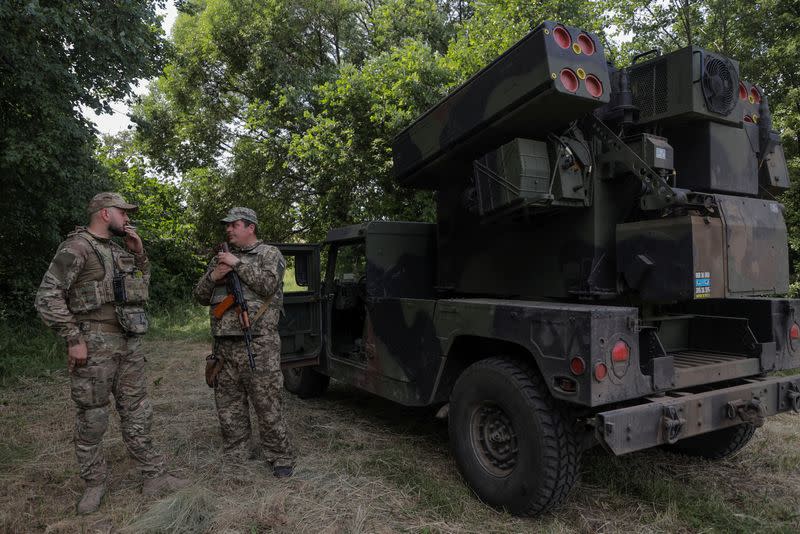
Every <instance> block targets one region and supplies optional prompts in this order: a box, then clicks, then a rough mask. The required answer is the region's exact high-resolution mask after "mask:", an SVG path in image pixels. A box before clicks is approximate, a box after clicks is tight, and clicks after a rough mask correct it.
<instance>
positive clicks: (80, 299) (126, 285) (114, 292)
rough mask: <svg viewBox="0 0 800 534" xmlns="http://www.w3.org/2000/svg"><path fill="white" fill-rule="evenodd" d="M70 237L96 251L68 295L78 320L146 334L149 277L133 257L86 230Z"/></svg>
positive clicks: (68, 304)
mask: <svg viewBox="0 0 800 534" xmlns="http://www.w3.org/2000/svg"><path fill="white" fill-rule="evenodd" d="M69 237H74V238H76V239H83V240H85V241H86V242H87V243H88V244H89V246H90V248H91V249H92V251H93V252H94V253H93V254H87V256H86V262H85V264H84V267H83V269H82V270H81V272H80V274H79V275H78V277H77V278H76V280H75V281H74V282H73V283H72V285H71V286H70V288H69V291H68V292H67V306H68V307H69V310H70V311H71V312H72V314H73V315H74V316H75V319H76V321H78V322H86V321H99V322H103V323H108V324H114V325H119V326H120V327H121V329H122V330H124V331H125V332H127V333H129V334H144V333H145V332H146V331H147V324H148V323H147V315H146V314H145V311H144V304H145V303H146V302H147V299H148V296H149V295H148V285H149V282H150V276H149V275H147V274H145V273H143V272H142V271H141V270H140V269H139V268H138V267H136V264H135V259H134V256H133V254H131V253H130V252H128V251H126V250H125V249H123V248H122V247H120V246H119V245H117V244H116V243H114V242H113V241H111V240H108V241H102V240H100V239H98V238H96V237H95V236H93V235H92V234H91V233H89V232H88V231H86V230H85V229H79V230H76V231H75V232H72V233H71V234H69Z"/></svg>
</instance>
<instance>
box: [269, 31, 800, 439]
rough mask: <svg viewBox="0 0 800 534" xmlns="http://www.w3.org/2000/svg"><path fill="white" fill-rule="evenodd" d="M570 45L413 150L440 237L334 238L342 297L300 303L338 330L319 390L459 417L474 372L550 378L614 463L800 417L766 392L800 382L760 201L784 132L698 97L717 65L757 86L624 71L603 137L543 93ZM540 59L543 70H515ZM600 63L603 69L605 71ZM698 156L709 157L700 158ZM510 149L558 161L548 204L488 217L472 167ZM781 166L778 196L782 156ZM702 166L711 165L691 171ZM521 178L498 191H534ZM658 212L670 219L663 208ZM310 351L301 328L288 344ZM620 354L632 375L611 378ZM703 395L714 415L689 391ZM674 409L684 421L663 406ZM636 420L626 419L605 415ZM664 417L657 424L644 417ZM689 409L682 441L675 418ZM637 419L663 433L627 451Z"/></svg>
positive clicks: (775, 217)
mask: <svg viewBox="0 0 800 534" xmlns="http://www.w3.org/2000/svg"><path fill="white" fill-rule="evenodd" d="M545 29H547V30H549V31H550V33H549V34H548V33H545V32H544V30H545ZM553 31H554V27H552V26H548V25H547V24H545V25H543V26H540V27H539V28H537V29H536V30H534V32H532V34H531V35H529V36H528V37H526V38H524V39H523V40H522V41H521V42H520V43H518V44H517V45H515V46H514V47H512V48H511V49H510V50H509V51H508V52H507V53H505V54H503V55H502V56H500V58H498V59H497V60H496V61H494V62H493V63H492V64H490V65H489V66H487V67H486V68H485V69H484V70H482V71H481V72H479V73H478V74H477V75H476V76H474V77H473V78H471V79H470V80H468V81H467V82H466V83H465V84H464V85H462V86H461V87H459V88H458V89H456V90H455V91H454V92H453V93H452V94H451V95H449V96H448V97H446V98H445V99H443V100H442V101H441V102H440V103H439V104H437V105H436V106H434V107H433V108H432V109H431V110H429V111H428V112H426V113H425V114H423V115H422V116H421V117H420V118H419V119H417V120H416V121H415V122H414V123H412V124H411V125H410V126H409V127H408V128H407V129H406V130H404V131H403V132H401V134H400V135H398V137H397V138H396V139H395V142H394V146H393V150H394V158H395V178H396V179H397V180H398V182H399V183H400V184H401V185H405V186H410V187H415V188H419V189H433V190H435V191H436V203H437V220H436V224H435V225H423V224H420V223H396V222H372V223H365V224H362V225H355V226H349V227H345V228H339V229H334V230H331V231H330V232H329V234H328V238H327V241H326V244H325V246H326V247H327V257H328V262H329V263H328V266H327V272H326V275H325V282H324V285H323V286H322V287H324V293H322V294H315V298H313V299H309V300H307V301H306V302H304V303H303V306H305V308H306V311H304V314H305V315H306V316H308V317H310V316H311V313H310V312H309V311H308V310H310V309H311V308H314V307H317V310H318V313H320V314H321V316H322V317H323V320H322V329H321V330H322V332H321V335H322V338H323V348H322V350H321V354H320V361H319V365H318V366H317V369H318V370H319V371H320V372H322V373H324V374H327V375H329V376H331V377H334V378H336V379H339V380H342V381H344V382H346V383H349V384H354V385H356V386H357V387H359V388H362V389H365V390H367V391H371V392H373V393H375V394H377V395H381V396H383V397H386V398H389V399H392V400H395V401H397V402H399V403H402V404H407V405H426V404H433V403H438V402H445V401H447V400H448V399H449V396H450V391H451V389H452V387H453V384H454V383H455V380H456V378H457V377H458V376H459V374H460V373H461V371H462V370H463V369H465V368H466V367H467V366H469V365H470V364H472V363H474V362H475V361H478V360H480V359H483V358H487V357H492V356H513V357H517V358H525V359H531V360H533V361H534V362H535V363H536V367H537V369H538V370H539V372H540V373H541V374H542V376H543V378H544V383H545V384H546V385H547V387H548V389H549V391H550V394H551V395H552V396H553V397H554V398H556V399H559V400H561V401H564V402H565V403H566V404H567V405H569V406H570V407H572V408H576V409H578V410H579V412H580V413H582V414H585V415H587V416H596V419H595V422H596V423H597V424H598V425H599V426H598V430H599V432H598V438H599V439H600V440H601V441H605V442H606V443H607V444H608V445H609V446H612V444H614V443H617V444H618V443H623V444H624V445H623V446H617V445H614V446H612V449H614V450H615V452H629V451H631V450H636V449H638V448H644V447H648V446H653V445H657V444H659V443H666V442H667V441H668V439H667V435H668V433H667V430H669V429H671V430H670V431H676V429H677V433H676V435H678V436H679V437H688V436H691V435H695V434H696V433H697V432H698V430H697V429H696V428H694V427H693V428H692V429H687V427H686V426H685V425H686V424H689V425H695V426H697V428H699V429H701V431H702V432H709V431H711V430H714V429H716V428H724V427H726V426H730V425H731V424H736V423H740V422H742V420H743V419H739V418H738V417H739V416H737V415H736V413H735V410H734V415H733V416H731V417H727V416H726V415H724V413H722V412H724V410H722V411H720V410H721V408H720V407H721V406H727V403H729V402H731V399H738V400H740V401H742V402H744V403H749V405H751V407H753V406H756V404H757V402H756V399H757V397H758V396H760V395H773V394H774V398H773V397H770V401H769V406H768V407H767V413H769V414H772V413H777V412H780V411H787V410H790V409H796V410H800V405H798V403H796V402H795V401H794V400H793V399H796V398H799V397H798V395H800V392H799V391H798V390H797V387H798V383H797V382H798V380H800V377H798V376H795V377H786V378H785V379H781V380H778V381H777V382H774V383H770V384H765V385H764V387H763V388H759V386H757V385H755V382H758V381H759V379H757V378H753V377H755V376H757V375H759V374H760V373H764V372H767V371H771V370H783V369H791V368H796V367H798V366H800V353H798V352H795V350H796V349H795V345H798V347H800V343H798V342H797V340H792V339H791V335H790V334H791V332H792V331H793V330H795V331H796V330H797V329H798V328H800V325H798V324H797V322H796V321H797V319H796V317H798V312H800V309H799V308H798V307H799V306H800V301H798V300H796V299H779V298H772V296H773V295H774V293H776V292H777V293H782V292H785V291H786V289H787V284H788V249H787V235H786V229H785V222H784V220H783V213H782V209H781V206H780V205H779V204H777V203H776V202H774V201H773V200H772V199H764V198H755V197H756V195H757V194H758V193H759V191H760V189H759V180H760V179H761V180H763V178H760V177H759V172H758V165H756V164H755V163H756V162H757V161H766V160H767V159H768V158H766V156H765V155H764V154H761V152H767V151H768V150H767V149H769V148H770V146H771V144H772V140H773V139H774V138H775V137H776V136H775V135H774V134H775V132H773V131H772V130H770V129H769V128H767V121H764V122H762V123H761V126H758V127H757V128H756V129H754V125H753V124H749V125H747V124H745V125H744V126H742V123H741V120H742V119H741V117H740V115H741V113H742V111H743V109H744V108H743V106H744V104H743V103H742V102H737V101H735V98H736V97H737V95H736V94H735V92H734V93H731V94H729V95H722V96H724V97H725V98H728V97H733V98H734V100H731V99H728V100H729V101H727V103H728V104H731V106H730V109H729V110H728V111H725V112H724V113H716V112H714V111H713V110H710V109H709V108H708V106H709V104H708V102H707V101H706V94H705V93H704V92H703V91H704V90H703V88H702V87H701V83H695V81H696V80H698V79H699V78H698V76H701V77H702V76H705V75H704V74H701V72H702V68H703V66H704V65H705V64H706V61H711V60H714V61H716V60H717V59H719V60H720V61H721V62H722V63H723V64H724V65H725V66H726V68H729V69H732V70H730V72H731V73H732V76H733V78H734V79H735V81H736V83H738V66H737V64H736V63H735V62H730V61H728V60H727V59H726V58H719V57H717V55H715V54H711V53H707V52H706V51H703V50H700V49H697V48H696V47H695V48H691V47H690V48H687V49H685V50H682V51H678V52H676V53H674V54H670V55H669V56H664V57H663V58H658V59H656V60H653V61H652V62H644V63H642V64H637V65H635V66H634V67H631V68H630V69H629V71H624V73H629V74H630V79H631V83H630V84H629V85H627V86H625V85H624V76H616V74H618V73H620V72H622V71H619V70H616V69H615V70H614V73H615V77H614V78H613V79H614V82H615V86H614V88H613V90H614V91H615V94H612V95H610V98H609V99H608V105H606V106H603V107H602V108H600V109H597V110H596V111H595V112H594V113H593V116H592V117H589V116H588V115H587V114H588V113H590V112H591V110H592V109H593V108H594V107H595V106H596V105H597V104H598V102H597V101H590V100H587V99H585V98H584V99H583V100H581V98H583V97H582V96H581V95H580V94H578V95H575V94H573V95H564V94H563V93H564V92H563V90H562V89H560V88H559V87H560V86H559V85H558V84H559V83H562V85H563V80H561V79H559V81H558V82H555V83H551V82H548V81H547V80H546V74H547V73H548V72H549V71H550V70H551V65H552V62H553V60H554V58H557V57H560V56H558V54H560V52H558V53H557V54H555V55H554V54H553V53H552V50H551V49H550V47H551V45H553V40H552V39H553V37H545V36H546V35H551V36H552V35H553ZM567 31H568V33H569V34H570V35H572V38H573V39H574V38H575V36H574V35H573V30H572V29H569V28H568V29H567ZM537 32H538V33H537ZM521 50H527V51H528V52H529V55H528V56H526V57H524V58H522V59H520V60H519V61H516V60H517V59H518V54H519V53H520V51H521ZM599 50H600V52H599V55H598V56H596V57H595V58H593V59H591V61H595V60H597V59H604V58H603V57H602V56H603V54H602V50H601V49H599ZM698 58H699V59H698ZM573 59H574V58H573ZM577 66H578V65H577V64H575V65H571V67H575V68H577ZM600 68H601V70H602V71H603V72H602V73H601V74H600V78H601V79H603V80H611V78H610V77H609V73H608V72H605V69H606V67H605V64H603V66H602V67H600ZM515 69H519V70H515ZM584 70H585V69H584ZM522 71H524V72H522ZM659 77H660V78H659ZM557 78H558V76H557ZM523 79H524V80H526V83H519V85H515V84H516V83H517V82H519V81H520V80H523ZM581 79H583V78H581ZM704 79H705V78H702V79H701V80H700V82H703V80H704ZM654 80H656V81H658V83H654ZM712 82H713V80H712ZM648 84H649V85H648ZM712 85H713V84H712ZM581 87H582V88H583V87H584V86H583V85H581ZM604 87H606V88H609V87H610V86H609V85H606V84H604ZM726 87H727V86H726V85H724V84H723V85H722V89H725V90H727V89H730V88H727V89H726ZM717 89H719V87H717ZM735 90H736V87H734V88H733V91H735ZM526 91H527V92H526ZM631 91H632V92H633V93H634V94H633V98H632V101H633V102H636V103H634V104H630V102H631V98H630V96H631ZM625 93H627V95H628V97H627V100H626V95H625ZM604 96H606V97H608V96H609V95H608V94H607V93H606V94H605V95H604ZM648 99H649V100H648ZM604 101H605V100H604ZM626 102H628V103H626ZM765 102H766V101H765V100H764V101H762V104H761V107H760V108H759V109H760V110H767V109H768V108H767V106H766V104H765ZM571 103H574V104H575V105H574V106H573V105H571ZM590 104H591V105H590ZM584 105H585V107H583V106H584ZM726 105H727V104H726ZM637 106H638V108H637ZM763 112H764V111H762V113H763ZM559 121H562V122H559ZM598 125H601V126H602V127H601V126H598ZM653 128H657V129H658V130H657V131H658V132H659V136H660V137H659V139H658V140H657V143H652V147H649V148H646V149H645V147H642V146H641V145H642V143H643V134H645V133H648V132H650V133H652V132H653V131H654V130H653ZM618 132H619V133H618ZM690 134H697V135H698V136H700V139H701V141H702V142H698V143H693V142H687V143H684V142H683V141H684V140H685V139H690V138H691V135H690ZM661 136H663V137H661ZM513 138H521V139H530V140H534V141H536V142H538V144H536V143H518V145H519V146H528V145H530V146H535V147H538V148H535V149H531V151H532V153H531V154H527V153H525V154H523V153H522V151H521V150H520V151H519V152H520V154H519V157H521V158H522V157H531V156H532V157H538V158H543V155H544V149H543V148H542V146H543V145H542V143H544V144H545V145H546V147H547V155H548V158H549V169H553V171H552V172H553V174H552V176H553V178H552V179H551V180H552V182H551V184H550V185H551V187H550V188H549V189H548V188H543V187H542V188H538V189H537V194H538V193H541V194H540V195H539V196H538V197H537V199H536V202H530V201H529V199H525V198H523V196H522V195H521V194H519V191H517V190H515V189H514V188H513V187H510V188H508V191H501V193H502V194H500V195H498V197H497V198H489V199H488V200H489V202H484V200H486V199H484V197H483V195H484V194H485V193H486V191H485V190H482V189H481V185H482V184H481V182H480V176H479V173H478V172H477V171H476V172H473V171H474V170H475V169H474V168H473V165H472V163H473V161H474V160H478V159H480V158H483V157H484V156H485V155H486V153H487V152H489V151H491V150H495V149H497V148H498V147H499V146H501V145H504V144H505V143H507V142H509V141H511V140H512V139H513ZM765 139H766V140H767V141H765ZM645 141H647V139H645ZM756 141H758V142H756ZM775 147H779V144H777V145H775ZM637 151H638V152H637ZM648 151H649V152H648ZM768 155H769V157H770V158H774V159H775V161H773V165H772V167H771V170H770V172H772V171H775V172H776V173H778V174H779V172H778V171H779V169H778V167H780V165H778V164H779V163H780V162H779V161H778V160H779V159H780V158H781V157H782V156H781V153H780V151H779V150H777V148H774V147H773V148H772V149H771V151H768ZM642 156H646V158H647V162H643V161H642ZM668 156H669V157H671V158H672V161H673V163H674V167H675V169H678V170H679V172H677V174H676V173H675V172H674V170H673V168H672V167H673V165H670V164H669V162H668V160H669V159H670V158H669V157H668ZM514 157H517V156H516V155H515V156H514ZM648 162H649V163H648ZM687 162H690V163H691V162H699V163H697V164H696V166H695V167H692V168H689V170H688V171H687V167H686V166H685V164H686V163H687ZM701 164H702V165H701ZM503 167H504V168H506V166H505V165H504V166H503ZM498 168H499V167H498ZM507 168H512V169H517V168H522V166H521V165H516V164H515V165H509V166H507ZM542 168H544V165H542ZM490 170H491V169H490ZM712 171H713V172H712ZM515 172H516V171H515ZM559 173H561V174H564V176H559ZM565 173H566V174H565ZM775 176H778V175H777V174H776V175H775ZM565 177H566V178H569V180H567V181H568V182H569V183H570V184H573V185H572V187H573V190H572V191H571V192H570V191H567V193H570V194H572V193H574V194H575V197H576V198H578V199H579V198H581V194H580V193H579V191H578V189H580V190H581V191H582V194H583V196H582V198H583V201H582V202H574V203H568V202H560V203H559V202H558V201H557V200H558V199H557V198H556V196H557V195H556V194H555V193H553V192H552V191H553V190H554V188H555V189H558V188H561V189H562V191H561V193H560V194H562V196H563V194H564V191H563V187H564V179H565ZM643 177H644V178H643ZM513 178H514V179H511V178H508V177H504V176H499V175H498V176H493V177H491V179H492V180H494V182H496V183H510V184H521V183H522V181H521V180H520V179H519V178H520V177H519V176H514V177H513ZM535 178H536V179H539V178H541V176H539V175H536V176H535ZM778 178H779V179H778V182H780V185H786V183H785V182H783V181H782V178H781V177H780V176H778ZM557 182H558V183H557ZM539 185H541V184H539V183H538V182H537V187H538V186H539ZM681 187H690V189H691V190H686V189H681ZM654 188H655V189H654ZM494 189H498V188H494ZM728 192H733V193H736V194H738V196H731V195H726V193H728ZM488 194H489V195H491V194H493V193H492V188H489V193H488ZM655 197H658V198H656V200H658V199H661V200H669V202H666V201H665V202H654V201H652V202H651V201H648V199H652V198H655ZM495 201H497V202H495ZM485 205H488V206H490V207H491V209H484V208H483V207H482V206H485ZM358 247H360V248H361V249H362V250H363V251H364V252H363V254H364V255H365V258H364V259H363V261H364V262H365V263H366V269H365V270H364V271H363V272H362V271H359V272H352V273H351V272H342V271H341V269H339V267H338V265H337V262H339V260H340V257H341V258H344V257H350V256H352V255H353V254H354V251H355V250H356V249H357V248H358ZM745 295H746V296H747V297H748V298H747V299H744V298H741V297H742V296H745ZM299 304H300V303H299V302H298V305H299ZM295 311H296V310H295ZM294 333H295V330H294V329H293V321H292V319H291V318H288V319H287V321H285V322H283V323H282V330H281V335H282V336H283V337H284V338H291V337H292V335H293V334H294ZM295 339H300V338H298V337H296V338H295ZM623 343H624V345H623ZM296 345H297V343H295V346H296ZM615 346H618V347H625V350H624V352H625V353H627V357H624V356H623V357H614V347H615ZM620 350H622V349H620ZM797 350H798V351H800V348H798V349H797ZM571 362H576V366H575V367H572V366H571V365H570V363H571ZM697 386H702V387H703V389H704V393H702V394H699V393H692V392H691V391H683V390H682V389H683V388H690V387H691V388H694V387H697ZM740 386H741V387H740ZM737 388H739V389H737ZM670 391H676V392H677V393H676V394H675V395H676V397H680V399H682V400H681V401H680V402H676V403H675V404H674V405H672V404H669V403H667V404H664V403H657V402H654V401H653V400H652V399H653V398H656V397H657V396H658V395H659V394H661V393H665V392H670ZM796 393H797V394H796ZM737 396H738V397H737ZM670 398H671V397H670ZM623 401H624V402H626V405H627V407H626V408H622V409H620V410H614V413H613V414H611V413H606V412H604V411H603V410H608V409H609V408H614V407H616V406H615V404H616V403H619V402H623ZM692 401H697V402H699V403H701V404H703V406H711V407H713V409H714V410H717V408H720V410H717V412H715V414H713V415H712V416H709V415H708V412H706V410H707V408H705V407H704V408H702V409H696V408H691V409H689V408H687V406H688V404H686V405H685V406H684V404H681V403H689V402H692ZM648 403H653V406H654V407H655V408H653V409H652V410H650V409H649V408H642V406H647V405H648ZM682 408H685V409H686V412H687V413H686V417H685V420H684V421H683V422H680V421H679V419H680V417H679V416H677V415H674V416H673V414H672V412H671V411H670V410H677V409H682ZM626 410H627V411H626ZM641 414H645V415H641ZM628 416H630V419H629V421H630V425H627V426H632V425H637V424H641V425H642V426H643V428H644V427H646V431H644V432H642V433H637V432H634V431H633V430H625V427H626V423H625V421H626V418H627V417H628ZM640 417H642V418H644V419H641V418H640ZM725 417H727V419H726V418H725ZM645 420H646V424H645V422H644V421H645ZM668 423H669V424H668ZM678 423H680V424H678ZM620 425H621V426H620ZM681 425H684V426H683V427H681ZM615 428H616V430H614V429H615ZM620 436H621V437H620ZM628 438H630V439H628ZM614 447H616V448H614Z"/></svg>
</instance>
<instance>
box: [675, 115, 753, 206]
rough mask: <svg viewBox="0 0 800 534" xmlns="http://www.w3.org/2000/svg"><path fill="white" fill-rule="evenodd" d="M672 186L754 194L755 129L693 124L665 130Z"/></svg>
mask: <svg viewBox="0 0 800 534" xmlns="http://www.w3.org/2000/svg"><path fill="white" fill-rule="evenodd" d="M665 133H666V135H667V137H668V139H669V142H670V143H671V144H672V146H673V148H674V159H675V171H676V172H677V177H676V185H677V186H678V187H681V188H685V189H691V190H693V191H707V192H714V193H736V194H741V195H753V196H755V195H757V194H758V157H757V151H758V127H757V126H756V125H755V124H743V125H741V126H729V125H725V124H719V123H716V122H710V121H696V122H692V123H688V124H683V125H680V126H673V127H672V128H669V129H668V130H666V131H665Z"/></svg>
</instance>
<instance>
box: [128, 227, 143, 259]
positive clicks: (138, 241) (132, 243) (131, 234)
mask: <svg viewBox="0 0 800 534" xmlns="http://www.w3.org/2000/svg"><path fill="white" fill-rule="evenodd" d="M125 232H126V233H125V238H124V241H125V246H126V247H128V250H130V251H131V252H133V253H134V254H141V253H142V252H144V245H143V244H142V238H141V237H139V234H137V233H136V230H134V229H133V227H131V226H125Z"/></svg>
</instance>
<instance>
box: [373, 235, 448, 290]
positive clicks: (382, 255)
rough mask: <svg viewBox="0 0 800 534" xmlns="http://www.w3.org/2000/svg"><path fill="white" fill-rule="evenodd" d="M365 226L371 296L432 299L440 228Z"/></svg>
mask: <svg viewBox="0 0 800 534" xmlns="http://www.w3.org/2000/svg"><path fill="white" fill-rule="evenodd" d="M365 226H366V227H365V231H364V234H365V236H366V241H367V248H366V255H367V280H366V284H367V287H366V289H367V296H369V297H378V298H386V297H404V298H430V297H432V296H433V294H434V280H435V278H436V225H435V224H427V223H412V222H382V221H378V222H372V223H369V224H367V225H365Z"/></svg>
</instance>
